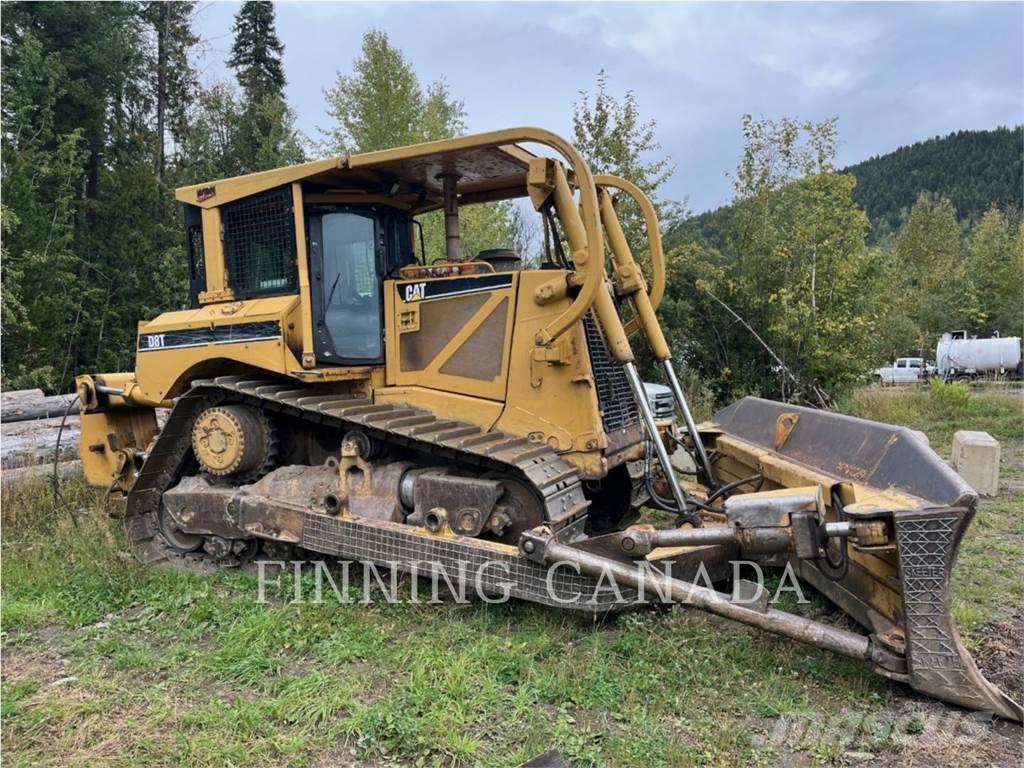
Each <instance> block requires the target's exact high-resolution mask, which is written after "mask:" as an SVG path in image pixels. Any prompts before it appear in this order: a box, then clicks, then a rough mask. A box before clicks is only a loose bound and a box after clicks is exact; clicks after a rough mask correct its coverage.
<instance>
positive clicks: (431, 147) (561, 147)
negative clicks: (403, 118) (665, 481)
mask: <svg viewBox="0 0 1024 768" xmlns="http://www.w3.org/2000/svg"><path fill="white" fill-rule="evenodd" d="M519 142H533V143H535V144H543V145H544V146H547V147H550V148H551V149H553V150H555V151H556V152H558V154H560V155H562V157H564V158H565V159H566V160H567V161H568V163H569V166H570V167H571V168H572V171H573V174H574V175H575V181H576V186H577V187H578V188H579V191H580V200H579V207H580V216H581V218H582V219H583V228H584V231H585V232H586V236H587V251H586V256H585V257H584V258H580V256H579V255H576V256H575V257H574V259H575V262H576V267H577V269H578V271H580V272H581V273H582V274H583V283H582V285H581V286H580V291H579V293H578V294H577V295H576V298H575V299H573V302H572V304H570V305H569V307H568V308H567V309H566V310H565V311H564V312H563V313H562V314H561V315H559V316H558V317H556V318H555V319H554V320H552V321H551V322H550V323H548V324H547V325H546V326H544V328H542V329H541V330H540V331H538V332H537V335H536V337H535V339H534V341H535V343H536V344H537V346H548V345H549V344H551V343H552V342H553V341H554V340H555V339H557V338H558V337H559V336H561V335H562V334H563V333H565V332H566V331H567V330H569V329H570V328H572V327H574V326H575V325H576V323H578V322H579V321H580V320H582V319H583V315H584V314H586V312H587V310H588V309H590V307H591V305H593V303H594V301H595V299H596V298H597V295H598V290H599V289H600V288H601V286H602V285H603V284H604V276H605V272H604V258H603V253H602V250H603V243H604V240H603V236H602V232H601V217H600V213H599V211H598V204H597V188H596V187H595V186H594V176H593V174H592V173H591V172H590V166H588V165H587V163H586V161H585V160H584V159H583V156H582V155H580V153H579V151H578V150H577V149H576V148H575V147H574V146H573V145H572V144H570V143H569V142H568V141H566V140H565V139H563V138H562V137H561V136H559V135H558V134H556V133H552V132H551V131H546V130H544V129H542V128H531V127H528V126H524V127H519V128H506V129H504V130H500V131H489V132H487V133H478V134H473V135H470V136H460V137H458V138H454V139H443V140H441V141H431V142H427V143H425V144H418V145H416V146H413V147H397V148H395V149H386V150H382V151H380V152H373V153H371V154H368V155H364V156H362V157H361V156H359V155H353V156H351V157H350V158H349V163H350V167H356V166H358V165H363V164H371V163H372V164H379V163H384V162H388V161H392V160H403V159H408V158H412V157H421V156H423V155H430V154H434V153H438V152H459V151H463V150H467V149H485V148H490V147H501V146H504V145H506V144H516V143H519Z"/></svg>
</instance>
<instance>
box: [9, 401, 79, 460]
mask: <svg viewBox="0 0 1024 768" xmlns="http://www.w3.org/2000/svg"><path fill="white" fill-rule="evenodd" d="M62 421H64V432H63V434H62V435H61V440H60V453H61V456H60V458H61V460H65V459H73V458H76V457H77V456H78V441H79V435H80V434H81V427H80V419H79V417H78V414H77V413H72V414H71V415H70V416H68V417H67V420H66V421H65V420H64V417H63V415H61V416H60V417H55V418H50V419H37V420H35V421H20V422H14V423H10V422H6V423H3V424H0V465H2V466H3V467H5V468H7V467H11V468H14V467H27V466H31V465H33V464H39V463H45V464H50V465H51V466H52V465H53V453H54V450H55V448H56V446H57V434H58V432H60V425H61V422H62Z"/></svg>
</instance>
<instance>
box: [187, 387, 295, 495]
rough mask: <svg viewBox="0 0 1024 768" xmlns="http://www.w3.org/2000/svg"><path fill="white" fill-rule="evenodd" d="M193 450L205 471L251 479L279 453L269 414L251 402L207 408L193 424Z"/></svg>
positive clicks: (236, 478)
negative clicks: (253, 406) (248, 403)
mask: <svg viewBox="0 0 1024 768" xmlns="http://www.w3.org/2000/svg"><path fill="white" fill-rule="evenodd" d="M192 450H193V451H194V453H195V455H196V460H197V461H198V462H199V466H200V467H201V468H202V470H203V472H206V473H207V474H209V475H213V476H215V477H230V478H232V479H234V480H241V481H245V482H252V481H254V480H257V479H258V478H259V477H261V476H262V475H264V474H266V473H267V472H268V471H269V470H270V469H271V467H272V466H273V462H274V459H275V458H276V455H277V438H276V435H275V432H274V427H273V425H272V424H271V422H270V419H268V418H267V416H266V414H264V413H263V412H261V411H259V410H257V409H256V408H252V407H251V406H248V405H239V404H232V405H216V406H212V407H210V408H207V409H205V410H204V411H203V412H202V413H200V414H199V416H198V417H197V418H196V421H195V424H194V425H193V427H192Z"/></svg>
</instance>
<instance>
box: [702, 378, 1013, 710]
mask: <svg viewBox="0 0 1024 768" xmlns="http://www.w3.org/2000/svg"><path fill="white" fill-rule="evenodd" d="M713 422H714V423H713V425H710V429H704V430H702V434H703V435H704V436H705V439H706V440H707V441H708V442H709V443H710V444H713V446H714V449H715V450H716V451H717V452H718V454H719V456H718V458H717V460H716V465H715V466H716V471H717V472H718V473H719V479H720V480H722V481H729V480H731V479H733V477H742V476H744V473H746V474H747V475H749V474H750V473H751V472H758V473H760V474H762V475H763V476H764V478H765V488H766V489H767V488H773V487H774V488H779V487H794V486H796V485H814V484H816V485H820V486H821V487H822V488H823V490H826V491H830V490H834V489H837V488H841V489H842V492H843V495H844V499H845V502H844V506H845V509H844V511H845V515H846V517H847V519H854V520H868V521H877V522H879V523H881V524H882V526H880V527H883V526H884V530H885V531H886V536H885V540H884V541H880V542H878V544H877V545H876V546H857V545H850V546H848V548H847V556H848V568H847V569H846V572H845V574H842V575H841V576H840V575H837V574H835V573H833V574H832V578H829V577H828V576H826V573H827V569H823V568H821V567H819V564H818V563H819V561H815V560H793V563H794V565H797V566H798V567H799V570H798V573H799V574H800V576H801V577H803V578H804V579H806V580H807V581H809V582H810V583H811V584H813V585H814V586H815V588H817V589H818V590H819V591H821V592H822V593H823V594H824V595H825V596H827V597H828V598H829V599H830V600H832V601H833V602H834V603H835V604H836V605H838V606H839V607H840V608H842V609H843V610H844V611H845V612H846V613H848V614H849V615H850V616H851V617H852V618H854V619H855V620H856V621H857V622H858V623H859V624H861V625H862V626H864V627H865V628H866V629H867V630H868V631H869V632H870V634H871V637H872V639H873V640H874V641H875V642H877V643H878V644H879V645H880V646H881V647H883V648H885V649H887V650H889V651H891V652H894V653H897V654H901V655H903V656H904V657H905V659H906V674H905V675H904V674H891V675H890V676H891V677H894V678H896V679H900V680H904V681H905V682H907V683H909V684H910V686H911V687H913V688H914V689H915V690H918V691H920V692H922V693H925V694H927V695H929V696H932V697H934V698H936V699H941V700H943V701H948V702H952V703H955V704H959V705H961V706H964V707H968V708H971V709H976V710H983V711H990V712H993V713H995V714H997V715H999V716H1001V717H1004V718H1007V719H1011V720H1018V721H1019V720H1021V719H1022V715H1024V709H1022V707H1021V704H1020V703H1018V702H1016V701H1013V700H1012V699H1011V698H1010V697H1009V696H1007V695H1006V694H1005V693H1003V692H1002V691H1001V690H1000V689H999V688H998V687H996V686H995V685H993V684H992V683H990V682H989V681H988V680H986V679H985V677H984V676H983V675H982V674H981V672H980V671H979V670H978V667H977V665H976V664H975V663H974V660H973V659H972V658H971V655H970V653H968V651H967V649H966V648H964V646H963V644H962V643H961V642H960V638H959V636H958V634H957V631H956V625H955V622H954V621H953V617H952V615H951V614H950V572H951V570H952V568H953V564H954V563H955V561H956V555H957V550H958V548H959V546H960V541H961V539H962V538H963V536H964V533H965V532H966V531H967V528H968V527H969V525H970V523H971V520H972V519H973V517H974V514H975V512H976V510H977V506H978V495H977V493H976V492H975V491H974V490H973V489H972V488H971V487H970V486H969V485H968V484H967V483H966V482H964V480H963V479H962V478H961V477H960V476H959V475H957V474H956V473H955V472H954V471H953V470H952V468H951V467H949V466H948V465H947V464H946V463H945V462H944V461H942V460H941V459H940V458H939V456H938V455H937V454H936V453H935V452H934V451H932V450H931V448H930V447H929V446H928V445H927V444H926V443H925V442H924V441H923V440H921V439H920V437H918V435H916V434H915V433H914V432H912V431H911V430H909V429H906V428H904V427H897V426H892V425H888V424H881V423H877V422H871V421H866V420H863V419H858V418H853V417H849V416H842V415H839V414H836V413H831V412H828V411H819V410H813V409H810V408H802V407H798V406H792V405H786V404H783V403H776V402H772V401H768V400H761V399H758V398H745V399H743V400H740V401H739V402H737V403H734V404H733V405H731V406H729V407H727V408H725V409H723V410H721V411H719V412H718V413H717V414H716V415H715V417H714V419H713ZM705 426H708V425H705ZM825 498H826V499H827V498H829V494H828V492H826V493H825ZM832 506H834V504H833V505H830V508H829V511H828V514H829V516H830V519H834V516H835V515H836V510H835V509H833V508H832Z"/></svg>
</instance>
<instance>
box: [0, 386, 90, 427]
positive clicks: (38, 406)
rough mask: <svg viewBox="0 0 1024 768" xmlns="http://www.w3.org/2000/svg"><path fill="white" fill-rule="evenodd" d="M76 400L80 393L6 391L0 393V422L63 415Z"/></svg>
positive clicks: (9, 422) (8, 422) (36, 390)
mask: <svg viewBox="0 0 1024 768" xmlns="http://www.w3.org/2000/svg"><path fill="white" fill-rule="evenodd" d="M36 393H38V395H37V394H36ZM76 400H78V395H76V394H74V393H71V394H68V395H50V396H49V397H45V396H43V393H42V392H40V391H39V390H38V389H35V390H31V389H29V390H19V391H17V392H4V393H2V394H0V422H2V423H4V424H11V423H14V422H18V421H33V420H35V419H49V418H53V417H55V416H63V415H64V414H65V413H66V412H67V410H68V405H69V404H71V403H72V402H74V401H76ZM73 410H74V409H73V408H72V411H73Z"/></svg>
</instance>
